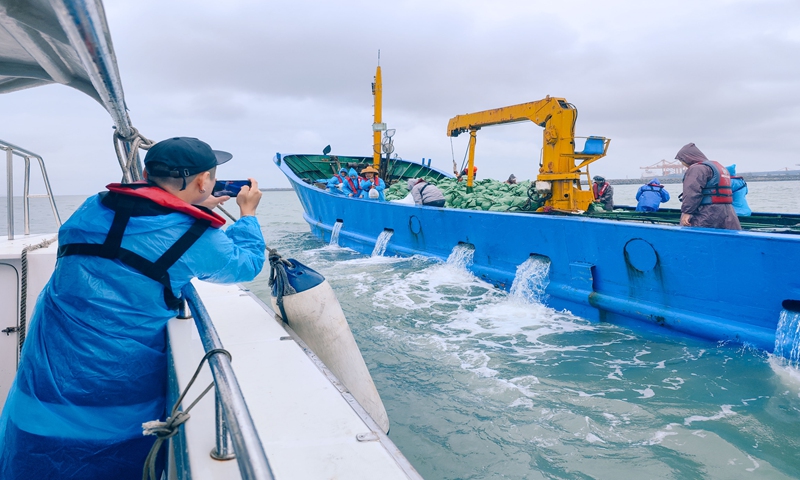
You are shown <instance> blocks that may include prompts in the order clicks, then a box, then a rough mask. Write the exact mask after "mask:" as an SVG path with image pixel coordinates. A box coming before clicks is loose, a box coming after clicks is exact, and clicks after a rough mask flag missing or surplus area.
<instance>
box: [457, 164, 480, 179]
mask: <svg viewBox="0 0 800 480" xmlns="http://www.w3.org/2000/svg"><path fill="white" fill-rule="evenodd" d="M467 168H469V167H464V170H461V173H456V172H455V171H453V173H454V174H455V175H456V181H457V182H460V181H461V180H463V179H466V178H467ZM454 170H455V169H454ZM477 177H478V167H476V166H475V165H473V166H472V179H473V180H475V179H476V178H477Z"/></svg>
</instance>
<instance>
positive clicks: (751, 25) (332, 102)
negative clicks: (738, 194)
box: [0, 0, 800, 194]
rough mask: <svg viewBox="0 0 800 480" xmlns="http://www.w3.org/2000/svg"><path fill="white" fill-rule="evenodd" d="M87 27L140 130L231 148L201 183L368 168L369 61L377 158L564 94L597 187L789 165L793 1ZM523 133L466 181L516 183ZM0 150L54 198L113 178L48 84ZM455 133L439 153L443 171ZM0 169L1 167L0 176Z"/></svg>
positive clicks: (792, 150)
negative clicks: (278, 161) (603, 145)
mask: <svg viewBox="0 0 800 480" xmlns="http://www.w3.org/2000/svg"><path fill="white" fill-rule="evenodd" d="M105 6H106V14H107V16H108V22H109V25H110V28H111V34H112V38H113V41H114V47H115V50H116V53H117V57H118V61H119V67H120V73H121V75H122V81H123V87H124V90H125V95H126V99H127V104H128V107H129V109H130V116H131V119H132V120H133V124H134V126H136V127H137V128H138V129H139V130H140V131H141V132H142V133H143V134H144V135H145V136H147V137H149V138H152V139H154V140H161V139H164V138H167V137H170V136H176V135H184V136H195V137H198V138H201V139H203V140H205V141H207V142H208V143H209V144H211V146H212V147H214V148H216V149H222V150H227V151H230V152H231V153H233V155H234V160H233V161H232V162H231V163H230V164H227V165H226V166H225V167H221V168H220V171H219V173H218V176H219V177H220V178H243V177H247V176H253V177H255V178H256V179H258V180H259V182H260V184H261V186H262V187H283V186H288V181H287V180H286V179H285V177H284V176H283V175H282V174H281V173H280V171H279V170H278V169H277V168H276V167H275V166H274V165H273V163H272V158H273V157H274V155H275V153H276V152H281V153H318V152H320V151H321V150H322V148H323V147H324V146H325V145H327V144H330V145H331V146H332V148H333V152H332V153H335V154H342V155H346V154H352V155H369V154H370V152H371V143H372V129H371V124H372V94H371V89H370V84H371V82H372V79H373V76H374V72H375V66H376V63H377V52H378V50H379V49H380V51H381V67H382V70H383V81H384V88H383V92H384V97H383V98H384V121H385V122H386V123H387V124H388V125H389V128H395V129H396V130H397V133H396V135H395V146H396V153H398V154H399V155H400V156H401V157H403V158H405V159H411V160H417V161H418V160H420V159H421V158H423V157H425V158H432V159H433V166H435V167H439V168H443V169H445V170H447V169H450V168H451V165H452V156H453V154H452V153H451V142H450V139H449V138H448V137H447V136H446V134H445V127H446V125H447V121H448V119H449V118H451V117H452V116H454V115H457V114H463V113H470V112H475V111H480V110H484V109H489V108H496V107H501V106H507V105H514V104H518V103H524V102H529V101H534V100H539V99H542V98H544V97H545V96H547V95H551V96H558V97H564V98H566V99H567V100H568V101H569V102H571V103H573V104H574V105H575V106H576V107H577V108H578V111H579V117H578V122H577V125H576V135H579V136H588V135H602V136H605V137H608V138H611V139H612V140H611V145H610V148H609V154H608V156H607V157H606V158H604V159H602V160H600V161H599V162H598V163H596V164H595V165H594V166H593V167H592V173H594V174H604V175H605V176H606V177H608V178H625V177H631V178H635V177H639V176H640V175H641V174H642V172H643V171H642V170H640V168H639V167H640V166H644V165H649V164H652V163H655V162H658V161H659V160H661V159H673V158H674V157H675V153H676V152H677V151H678V149H679V148H680V147H681V146H683V145H684V144H686V143H688V142H695V143H696V144H697V145H698V147H700V149H701V150H703V151H704V152H705V153H706V155H707V156H709V157H710V158H712V159H715V160H718V161H720V162H722V163H723V164H725V165H728V164H731V163H736V164H737V165H738V168H737V169H738V170H739V171H740V172H742V171H763V170H777V169H784V168H787V167H788V168H800V167H797V166H796V165H797V164H800V88H799V87H800V61H798V59H800V2H798V1H797V0H755V1H751V0H692V1H682V0H671V1H669V2H642V1H633V0H616V1H615V0H606V1H597V0H593V1H583V0H561V1H558V2H555V1H538V0H519V1H500V0H493V1H472V0H460V1H442V0H426V1H394V2H375V1H355V0H345V1H341V0H340V1H335V2H332V1H328V2H309V1H303V0H293V1H286V2H275V1H254V0H226V1H224V2H222V1H218V0H213V1H211V0H194V1H189V0H177V1H176V0H157V1H156V0H136V1H128V0H114V1H107V2H106V5H105ZM541 137H542V130H541V128H540V127H538V126H536V125H533V124H532V123H523V124H515V125H510V126H501V127H492V128H486V129H483V130H481V132H480V133H479V135H478V147H477V154H476V164H477V165H478V166H479V168H480V171H479V177H482V178H485V177H487V176H488V177H493V178H498V179H505V178H506V177H507V176H508V174H509V173H514V174H516V176H517V177H518V178H521V179H525V178H531V177H532V176H534V175H535V173H534V172H535V171H536V168H537V162H538V158H539V149H540V147H541ZM0 138H2V139H3V140H6V141H9V142H11V143H14V144H17V145H20V146H22V147H25V148H28V149H30V150H33V151H34V152H37V153H39V154H41V155H42V156H43V157H44V158H45V161H46V162H47V164H48V168H49V171H50V177H51V183H52V184H53V188H54V191H55V193H56V194H88V193H92V192H95V191H98V190H100V189H102V187H103V185H105V184H106V183H108V182H112V181H118V180H119V178H120V174H119V167H118V166H117V162H116V158H115V157H114V153H113V147H112V142H111V138H112V132H111V120H110V118H109V117H108V115H107V114H106V113H105V111H104V110H103V109H102V107H100V106H99V104H97V103H96V102H94V101H93V100H91V99H90V98H89V97H86V96H84V95H83V94H81V93H79V92H77V91H75V90H72V89H70V88H68V87H64V86H61V85H51V86H47V87H40V88H37V89H33V90H27V91H23V92H15V93H12V94H7V95H2V96H0ZM466 142H467V136H466V135H462V136H460V137H458V138H456V139H454V141H453V149H454V151H455V157H456V160H457V162H458V163H459V164H460V163H461V159H462V158H463V155H464V151H465V148H466ZM2 170H3V173H4V170H5V169H2Z"/></svg>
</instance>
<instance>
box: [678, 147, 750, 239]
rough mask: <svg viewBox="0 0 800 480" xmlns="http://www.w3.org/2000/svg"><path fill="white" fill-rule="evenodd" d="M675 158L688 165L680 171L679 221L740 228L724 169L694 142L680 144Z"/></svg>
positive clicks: (684, 224) (709, 226)
mask: <svg viewBox="0 0 800 480" xmlns="http://www.w3.org/2000/svg"><path fill="white" fill-rule="evenodd" d="M675 158H676V159H677V160H679V161H680V162H681V163H682V164H684V165H685V166H687V167H689V168H688V170H686V173H685V174H684V175H683V193H682V194H681V222H680V224H681V225H683V226H687V227H706V228H721V229H727V230H741V229H742V226H741V225H740V224H739V218H738V217H737V216H736V212H735V211H734V210H733V194H732V192H731V178H730V174H729V173H728V170H726V169H725V167H723V166H722V165H720V164H719V163H718V162H714V161H711V160H709V159H708V158H707V157H706V156H705V155H704V154H703V152H701V151H700V149H699V148H697V146H695V144H694V143H689V144H686V145H684V146H683V148H681V149H680V150H679V151H678V154H677V155H675Z"/></svg>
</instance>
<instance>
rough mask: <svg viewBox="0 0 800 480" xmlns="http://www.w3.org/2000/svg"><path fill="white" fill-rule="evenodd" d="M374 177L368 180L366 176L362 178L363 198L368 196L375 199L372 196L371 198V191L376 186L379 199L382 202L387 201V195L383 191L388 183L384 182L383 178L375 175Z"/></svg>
mask: <svg viewBox="0 0 800 480" xmlns="http://www.w3.org/2000/svg"><path fill="white" fill-rule="evenodd" d="M373 178H374V180H367V179H366V178H362V179H361V198H366V199H367V200H373V199H372V198H369V191H370V189H372V188H373V187H374V188H375V190H377V191H378V198H377V200H378V201H380V202H385V201H386V197H385V196H384V195H383V191H384V190H385V189H386V183H384V181H383V179H381V178H379V177H373ZM376 182H377V183H376Z"/></svg>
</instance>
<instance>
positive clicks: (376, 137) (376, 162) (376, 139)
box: [372, 54, 386, 170]
mask: <svg viewBox="0 0 800 480" xmlns="http://www.w3.org/2000/svg"><path fill="white" fill-rule="evenodd" d="M378 55H379V57H378V58H380V54H378ZM372 95H374V96H375V121H374V122H373V124H372V164H373V166H374V167H375V169H377V170H380V166H381V131H383V130H385V129H386V126H385V125H382V124H381V110H382V108H383V85H382V81H381V66H380V64H379V65H378V68H377V69H376V70H375V82H373V84H372Z"/></svg>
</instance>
